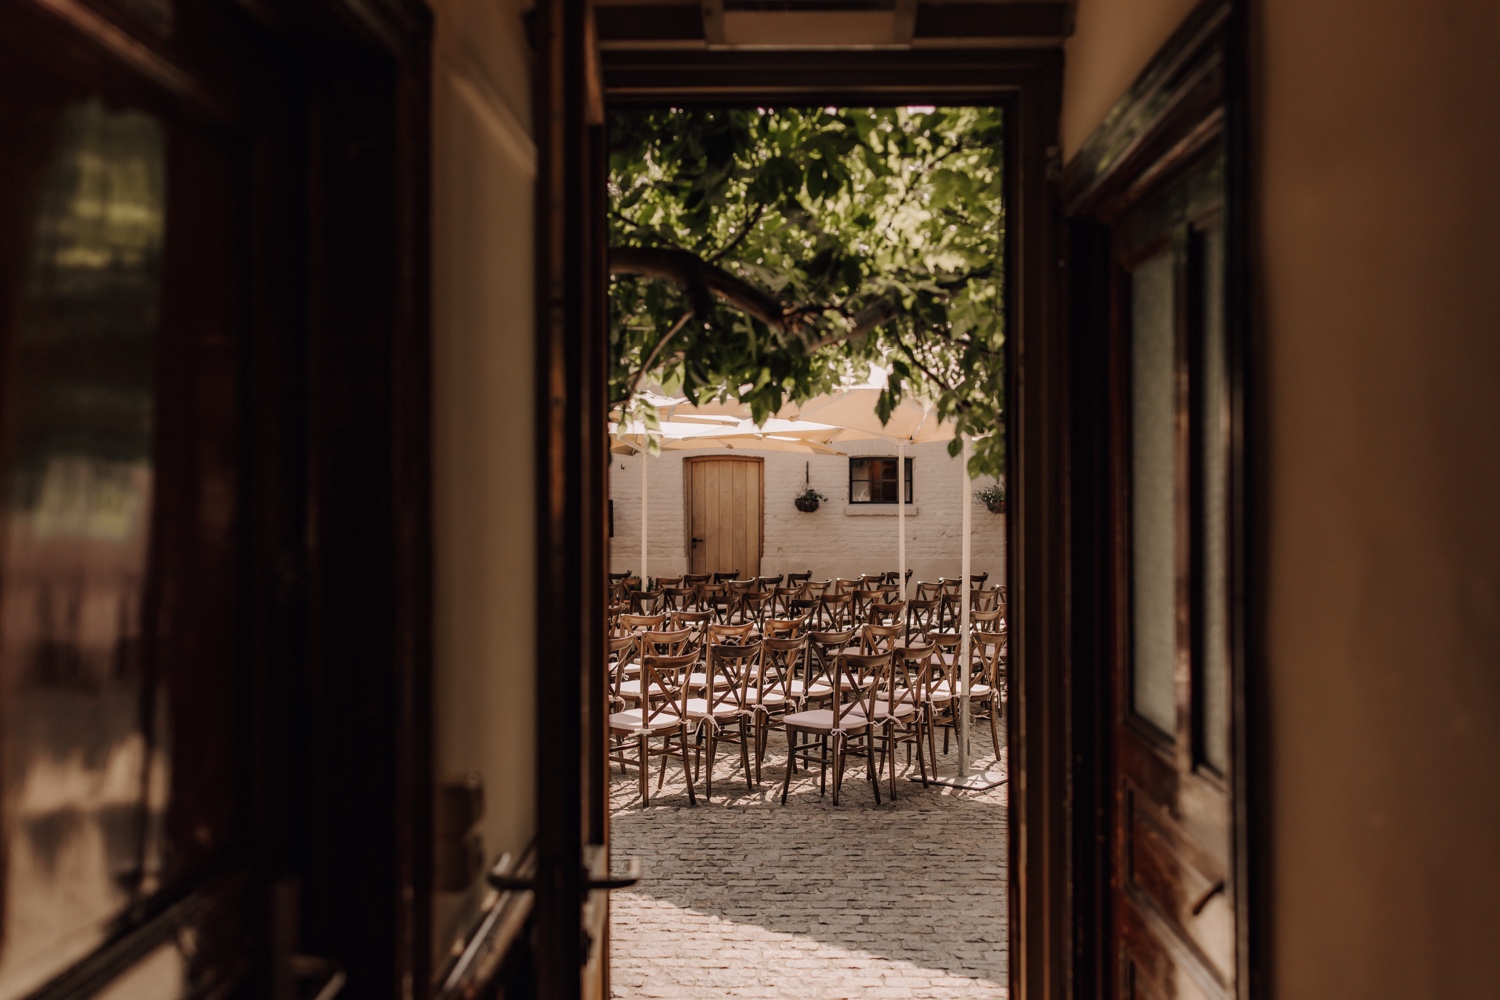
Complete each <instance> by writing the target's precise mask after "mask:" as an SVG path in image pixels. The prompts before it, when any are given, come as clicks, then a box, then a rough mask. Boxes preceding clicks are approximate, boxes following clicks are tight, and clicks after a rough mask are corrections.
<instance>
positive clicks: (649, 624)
mask: <svg viewBox="0 0 1500 1000" xmlns="http://www.w3.org/2000/svg"><path fill="white" fill-rule="evenodd" d="M666 620H667V616H666V615H665V614H659V615H621V616H620V627H621V628H627V629H630V630H631V631H632V632H639V631H640V630H641V629H654V628H661V627H662V625H663V624H665V623H666Z"/></svg>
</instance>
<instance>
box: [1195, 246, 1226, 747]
mask: <svg viewBox="0 0 1500 1000" xmlns="http://www.w3.org/2000/svg"><path fill="white" fill-rule="evenodd" d="M1202 250H1203V288H1202V292H1203V312H1204V315H1203V372H1202V376H1201V377H1202V391H1201V394H1200V396H1199V399H1200V400H1201V405H1202V407H1203V410H1202V413H1200V414H1199V415H1198V416H1199V419H1200V420H1202V421H1203V437H1202V441H1203V455H1202V468H1203V564H1202V573H1203V584H1202V585H1203V622H1202V628H1203V663H1202V666H1201V670H1202V675H1201V683H1202V688H1201V690H1200V691H1199V693H1198V697H1199V700H1200V713H1201V714H1200V716H1199V717H1200V719H1201V723H1200V724H1201V725H1202V727H1203V730H1202V731H1203V748H1202V750H1203V757H1204V760H1206V761H1207V762H1208V763H1209V764H1210V765H1211V766H1212V767H1214V768H1215V769H1216V770H1218V771H1219V772H1220V773H1221V774H1222V773H1225V772H1226V771H1227V770H1228V767H1229V694H1228V687H1229V684H1228V679H1229V656H1228V652H1229V483H1228V463H1227V461H1226V458H1227V456H1226V455H1225V434H1224V429H1225V426H1226V424H1227V421H1228V413H1227V411H1226V407H1227V406H1228V405H1229V400H1228V392H1227V389H1228V386H1227V384H1226V379H1227V378H1228V369H1227V367H1226V360H1225V340H1224V338H1225V334H1224V230H1223V227H1222V226H1218V227H1215V228H1214V229H1211V230H1208V231H1206V232H1205V233H1204V234H1203V241H1202Z"/></svg>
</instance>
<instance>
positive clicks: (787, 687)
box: [746, 633, 807, 785]
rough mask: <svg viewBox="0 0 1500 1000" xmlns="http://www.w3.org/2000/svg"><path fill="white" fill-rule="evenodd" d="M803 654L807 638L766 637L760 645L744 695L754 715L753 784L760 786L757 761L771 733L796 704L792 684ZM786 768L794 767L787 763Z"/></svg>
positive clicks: (762, 755) (762, 756)
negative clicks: (753, 673) (755, 663)
mask: <svg viewBox="0 0 1500 1000" xmlns="http://www.w3.org/2000/svg"><path fill="white" fill-rule="evenodd" d="M806 655H807V635H806V634H805V633H804V634H801V635H797V636H786V637H780V638H772V637H769V636H768V637H767V638H766V639H764V640H763V641H762V642H761V653H760V662H759V664H758V665H757V667H756V672H755V679H754V680H753V682H752V683H751V685H750V687H749V689H748V691H747V692H746V701H748V702H749V703H750V705H751V707H752V710H753V711H754V712H755V783H756V784H757V785H758V784H760V769H761V762H762V761H763V760H764V759H765V755H766V745H767V743H768V741H769V738H770V734H771V730H772V729H773V728H775V727H776V726H777V725H778V724H779V723H780V720H781V718H782V717H783V716H785V715H786V713H787V712H788V711H789V710H790V709H791V708H792V707H793V706H795V705H796V704H797V698H796V696H795V694H794V685H795V682H796V680H797V672H798V670H799V669H800V668H801V667H802V661H803V659H804V658H805V657H806ZM787 766H788V767H792V766H794V763H793V762H792V761H791V760H788V762H787Z"/></svg>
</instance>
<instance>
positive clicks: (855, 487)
mask: <svg viewBox="0 0 1500 1000" xmlns="http://www.w3.org/2000/svg"><path fill="white" fill-rule="evenodd" d="M849 501H850V502H851V503H869V502H870V484H869V483H868V482H866V481H862V480H855V481H854V482H853V483H850V484H849Z"/></svg>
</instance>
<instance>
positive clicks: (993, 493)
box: [974, 483, 1005, 514]
mask: <svg viewBox="0 0 1500 1000" xmlns="http://www.w3.org/2000/svg"><path fill="white" fill-rule="evenodd" d="M974 499H975V500H978V501H979V502H980V503H982V504H984V506H985V507H986V509H988V510H989V512H990V513H991V514H1004V513H1005V487H1004V486H1002V485H1001V484H1000V483H990V484H989V485H988V486H981V487H980V488H979V489H977V490H975V491H974Z"/></svg>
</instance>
